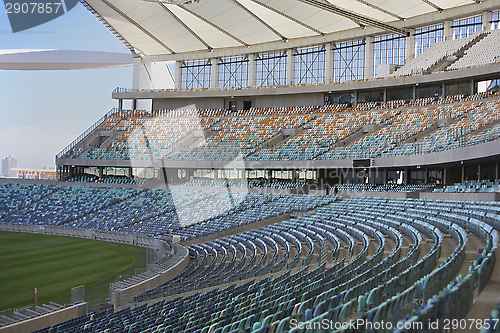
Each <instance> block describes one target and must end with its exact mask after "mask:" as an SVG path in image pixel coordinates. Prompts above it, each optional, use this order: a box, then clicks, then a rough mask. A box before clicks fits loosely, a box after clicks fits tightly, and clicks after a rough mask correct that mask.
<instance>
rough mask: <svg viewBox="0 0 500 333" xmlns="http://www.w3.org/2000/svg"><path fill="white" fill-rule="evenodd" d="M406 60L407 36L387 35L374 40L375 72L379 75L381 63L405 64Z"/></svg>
mask: <svg viewBox="0 0 500 333" xmlns="http://www.w3.org/2000/svg"><path fill="white" fill-rule="evenodd" d="M405 60H406V37H405V36H401V35H396V34H392V35H385V36H379V37H376V38H375V40H374V41H373V67H374V68H373V73H374V75H375V77H377V69H378V65H380V64H394V65H404V64H405Z"/></svg>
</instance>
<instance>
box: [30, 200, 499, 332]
mask: <svg viewBox="0 0 500 333" xmlns="http://www.w3.org/2000/svg"><path fill="white" fill-rule="evenodd" d="M499 210H500V205H499V204H498V203H490V202H477V203H471V202H465V201H463V202H461V201H454V202H451V201H443V200H438V201H432V200H422V199H388V198H363V197H358V198H351V199H347V200H341V201H335V202H332V203H330V204H328V205H325V206H322V207H320V208H318V209H316V211H315V212H313V213H310V214H307V215H304V216H302V217H300V218H295V219H291V220H288V221H283V222H281V223H278V224H275V225H272V226H267V227H263V228H260V229H256V230H253V231H248V232H245V233H240V234H237V235H233V236H228V237H225V238H222V239H219V240H216V241H212V242H205V243H202V244H197V245H193V246H190V253H191V256H192V258H193V259H192V264H191V266H189V267H188V268H187V269H186V270H185V271H184V272H182V273H181V274H180V275H178V276H177V277H176V278H174V279H173V280H171V281H168V282H167V283H166V284H165V285H163V286H161V287H159V288H158V289H156V290H151V291H148V292H146V293H144V294H142V295H140V296H139V298H141V299H145V298H155V297H156V296H158V295H160V296H162V295H163V296H164V295H165V293H167V294H171V295H172V296H170V299H169V300H160V301H158V302H153V303H151V304H149V305H146V304H140V303H138V304H137V305H136V307H135V308H133V309H130V308H127V309H124V310H120V311H117V312H114V313H113V312H112V311H109V310H108V311H103V312H93V313H90V314H88V315H85V316H82V317H78V318H75V319H73V320H70V321H67V322H64V323H60V324H57V325H53V326H52V327H48V328H46V329H44V330H40V331H39V332H49V331H51V332H54V331H56V332H103V331H107V332H200V333H201V332H317V331H318V332H319V331H320V330H319V329H312V328H311V329H308V328H307V327H318V326H314V325H319V324H318V323H321V322H323V320H327V321H328V322H329V321H332V322H333V323H335V322H345V321H349V320H350V319H354V320H356V319H363V320H365V321H366V324H365V325H364V327H358V328H357V330H358V331H360V332H378V330H377V329H375V328H374V325H373V324H374V323H380V322H381V321H382V320H383V321H384V322H386V323H388V322H390V323H391V324H392V325H393V327H396V324H397V323H398V322H400V324H402V326H401V327H405V325H404V324H405V323H412V322H422V323H424V325H425V323H429V320H431V321H435V320H441V321H442V320H444V319H451V318H464V317H465V315H466V314H467V312H468V310H469V309H470V307H471V306H472V303H473V299H474V293H480V292H481V291H482V290H483V288H484V285H485V284H486V283H487V281H488V280H489V278H490V276H491V274H492V269H493V263H494V258H495V254H496V248H497V242H498V234H497V232H496V231H495V230H494V229H493V226H494V227H498V226H500V219H499V218H498V211H499ZM285 230H286V231H285ZM471 235H474V237H478V238H479V239H480V240H481V241H482V242H483V243H484V250H483V252H482V253H478V254H477V259H475V260H474V261H473V262H472V264H471V265H470V266H469V271H468V273H467V274H465V275H459V274H458V271H459V270H460V268H461V267H462V265H463V264H464V258H465V249H466V247H467V246H468V239H469V237H472V236H471ZM278 236H279V237H278ZM424 238H425V243H429V242H430V243H431V245H432V246H431V247H428V246H427V247H422V244H423V243H424ZM330 241H331V243H329V244H328V248H329V249H331V250H329V251H328V252H330V251H331V252H334V251H335V249H336V250H339V249H340V250H341V251H340V253H342V254H341V255H340V256H338V257H337V258H335V259H334V256H332V257H329V258H328V259H327V261H326V262H323V263H321V261H322V260H323V258H324V252H323V249H324V247H323V246H322V244H323V245H324V244H325V242H330ZM388 242H390V243H388ZM286 243H288V246H287V245H285V244H286ZM372 243H373V244H374V245H375V247H374V248H372V249H369V244H372ZM405 243H406V244H408V246H406V248H407V249H406V250H405V251H404V252H403V244H405ZM445 243H446V247H448V248H449V247H450V246H451V248H452V251H451V254H450V255H449V256H448V257H445V258H443V259H444V260H439V258H440V256H441V250H442V248H444V244H445ZM298 244H300V245H298ZM335 244H340V246H336V245H335ZM423 249H426V250H425V251H422V250H423ZM295 251H300V253H301V254H300V256H299V257H300V258H301V262H300V264H299V263H298V262H296V263H295V265H300V266H301V267H296V268H294V269H293V270H286V271H284V272H281V271H280V269H281V270H284V269H285V268H286V265H285V266H282V265H283V263H282V259H283V258H287V259H285V260H287V261H288V263H291V262H293V261H294V260H296V259H294V258H295V257H296V256H295V255H294V253H295ZM276 253H278V255H276ZM310 253H312V254H311V255H310ZM234 254H236V255H234ZM309 258H312V259H309ZM465 265H467V266H468V263H465ZM267 271H272V272H275V274H271V275H269V274H267ZM261 272H266V273H264V275H263V276H261V275H259V274H260V273H261ZM234 274H236V275H234ZM238 274H241V275H240V277H244V278H249V280H248V281H245V280H243V281H240V283H239V284H230V285H229V286H227V285H225V286H224V287H220V288H218V287H216V286H215V288H212V289H205V288H206V287H208V286H209V285H210V284H211V283H213V284H214V285H217V284H220V282H221V281H222V280H221V279H222V277H223V276H224V277H226V276H227V277H230V276H238ZM207 277H210V278H207ZM228 282H229V281H228ZM186 289H188V290H200V291H199V292H197V293H194V294H190V295H180V294H179V295H177V294H178V293H182V292H184V291H187V290H186ZM474 289H476V290H474ZM175 295H177V296H175ZM139 298H138V299H136V300H137V301H140V299H139ZM493 316H494V318H495V316H496V317H497V313H496V312H494V313H493ZM297 323H303V325H301V326H299V325H296V324H297ZM428 329H429V327H424V328H423V329H422V330H428ZM329 331H336V329H335V328H332V329H331V330H329ZM338 331H339V332H340V331H341V330H338ZM402 331H404V329H400V330H398V332H402Z"/></svg>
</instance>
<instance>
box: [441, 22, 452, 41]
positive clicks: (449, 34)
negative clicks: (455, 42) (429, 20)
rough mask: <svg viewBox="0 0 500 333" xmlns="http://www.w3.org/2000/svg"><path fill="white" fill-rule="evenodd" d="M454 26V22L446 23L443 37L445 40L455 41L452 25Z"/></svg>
mask: <svg viewBox="0 0 500 333" xmlns="http://www.w3.org/2000/svg"><path fill="white" fill-rule="evenodd" d="M452 24H453V22H452V21H444V24H443V27H444V31H443V35H444V40H452V39H453V31H452V29H451V25H452Z"/></svg>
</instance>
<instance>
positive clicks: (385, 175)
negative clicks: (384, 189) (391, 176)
mask: <svg viewBox="0 0 500 333" xmlns="http://www.w3.org/2000/svg"><path fill="white" fill-rule="evenodd" d="M386 183H387V169H383V170H382V184H386Z"/></svg>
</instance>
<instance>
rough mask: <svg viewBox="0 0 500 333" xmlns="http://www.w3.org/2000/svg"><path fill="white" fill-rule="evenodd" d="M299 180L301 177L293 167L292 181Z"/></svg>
mask: <svg viewBox="0 0 500 333" xmlns="http://www.w3.org/2000/svg"><path fill="white" fill-rule="evenodd" d="M298 180H299V177H298V174H297V170H296V169H293V170H292V181H293V182H294V183H297V182H298Z"/></svg>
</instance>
